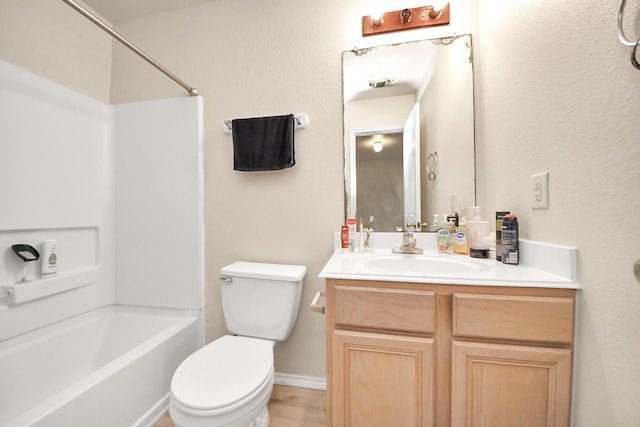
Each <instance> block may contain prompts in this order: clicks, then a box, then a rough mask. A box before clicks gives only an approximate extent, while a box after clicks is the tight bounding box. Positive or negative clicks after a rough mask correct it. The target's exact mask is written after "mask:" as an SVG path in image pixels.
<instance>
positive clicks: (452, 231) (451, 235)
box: [447, 219, 456, 254]
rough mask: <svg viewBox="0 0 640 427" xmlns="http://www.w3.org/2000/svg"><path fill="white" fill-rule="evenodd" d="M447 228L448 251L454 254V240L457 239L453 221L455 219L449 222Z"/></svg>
mask: <svg viewBox="0 0 640 427" xmlns="http://www.w3.org/2000/svg"><path fill="white" fill-rule="evenodd" d="M447 230H448V231H449V244H448V245H447V253H448V254H452V253H453V241H454V239H455V230H456V227H455V223H454V222H453V219H452V220H450V221H448V222H447Z"/></svg>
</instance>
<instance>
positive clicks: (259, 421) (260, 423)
mask: <svg viewBox="0 0 640 427" xmlns="http://www.w3.org/2000/svg"><path fill="white" fill-rule="evenodd" d="M268 425H269V410H268V409H267V408H264V409H263V410H262V412H260V415H258V417H257V418H256V419H255V420H254V421H253V422H252V423H251V424H250V425H249V427H267V426H268Z"/></svg>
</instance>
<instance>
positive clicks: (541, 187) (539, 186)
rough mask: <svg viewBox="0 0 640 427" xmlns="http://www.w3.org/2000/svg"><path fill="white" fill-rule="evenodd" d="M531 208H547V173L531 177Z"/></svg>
mask: <svg viewBox="0 0 640 427" xmlns="http://www.w3.org/2000/svg"><path fill="white" fill-rule="evenodd" d="M530 184H531V207H532V208H534V209H548V208H549V172H543V173H539V174H536V175H531V183H530Z"/></svg>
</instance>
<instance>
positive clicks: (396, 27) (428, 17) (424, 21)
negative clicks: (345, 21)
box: [362, 3, 450, 36]
mask: <svg viewBox="0 0 640 427" xmlns="http://www.w3.org/2000/svg"><path fill="white" fill-rule="evenodd" d="M449 20H450V5H449V3H446V4H445V5H444V6H443V7H442V8H438V6H433V5H428V6H421V7H414V8H407V9H402V10H395V11H393V12H385V13H382V14H376V15H368V16H363V17H362V35H363V36H373V35H376V34H382V33H391V32H394V31H402V30H410V29H414V28H422V27H432V26H435V25H448V24H449Z"/></svg>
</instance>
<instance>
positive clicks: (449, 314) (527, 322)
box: [326, 279, 575, 427]
mask: <svg viewBox="0 0 640 427" xmlns="http://www.w3.org/2000/svg"><path fill="white" fill-rule="evenodd" d="M574 301H575V290H568V289H550V288H518V287H488V286H458V285H430V284H422V283H403V282H378V281H359V280H340V279H327V282H326V315H327V371H328V372H327V411H328V413H327V416H328V418H327V420H328V425H330V426H333V427H343V426H344V427H347V426H349V427H360V426H367V427H375V426H385V427H386V426H403V427H410V426H420V427H425V426H436V427H448V426H455V427H476V426H477V427H482V426H487V427H501V426H505V427H507V426H508V427H512V426H525V425H526V426H527V427H537V426H548V427H550V426H557V427H560V426H569V418H570V406H571V376H572V360H573V336H574V305H575V303H574Z"/></svg>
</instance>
